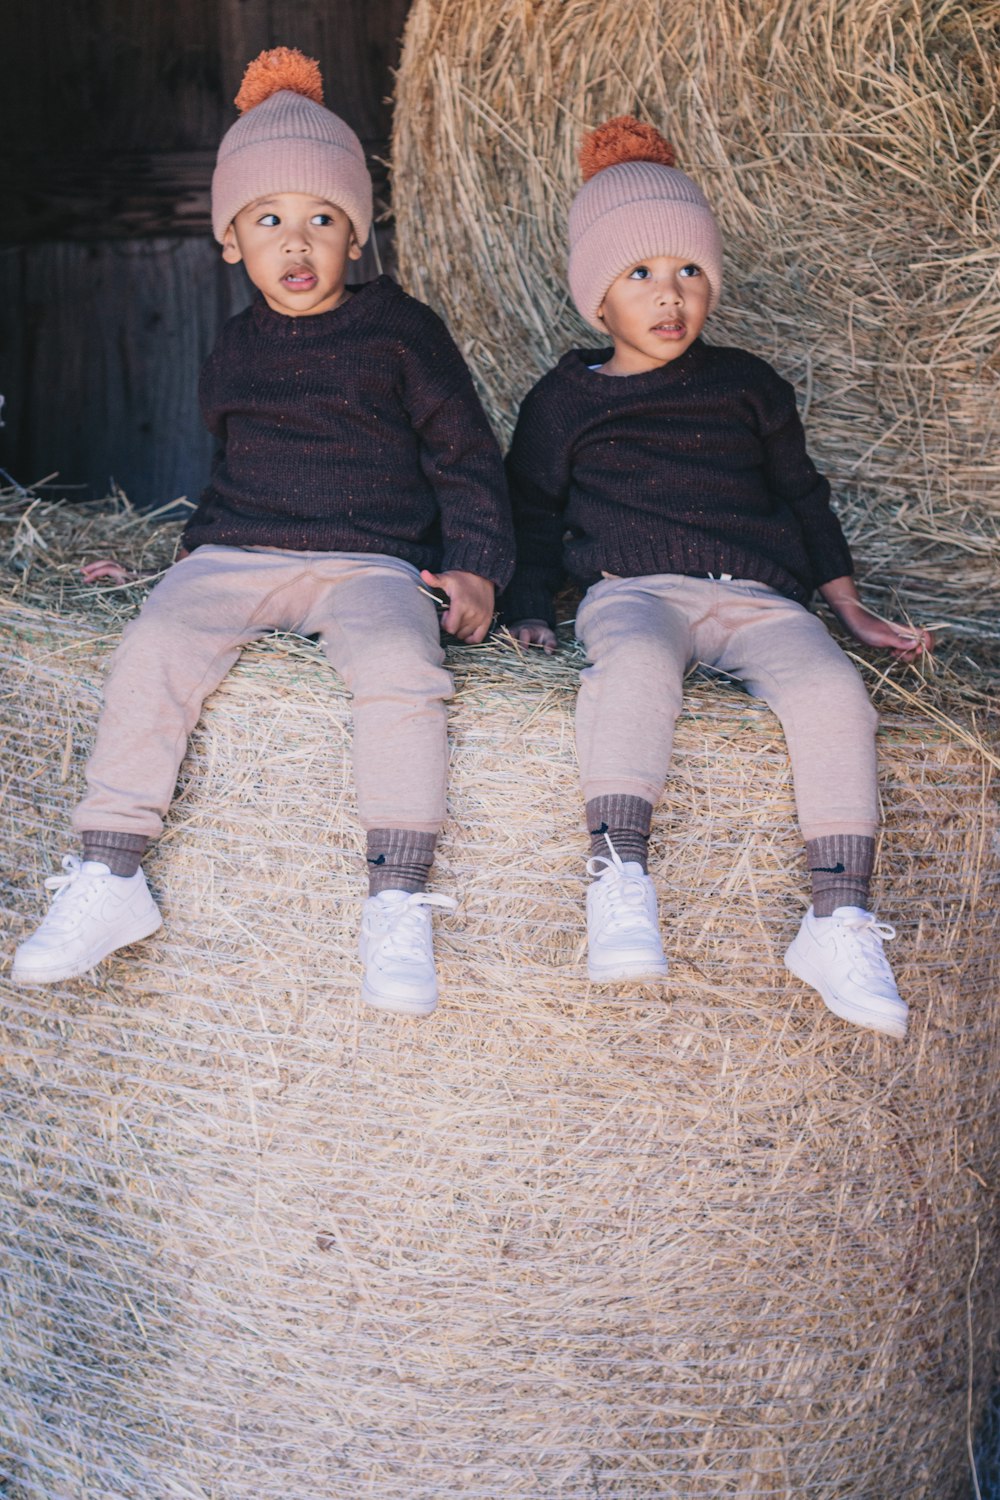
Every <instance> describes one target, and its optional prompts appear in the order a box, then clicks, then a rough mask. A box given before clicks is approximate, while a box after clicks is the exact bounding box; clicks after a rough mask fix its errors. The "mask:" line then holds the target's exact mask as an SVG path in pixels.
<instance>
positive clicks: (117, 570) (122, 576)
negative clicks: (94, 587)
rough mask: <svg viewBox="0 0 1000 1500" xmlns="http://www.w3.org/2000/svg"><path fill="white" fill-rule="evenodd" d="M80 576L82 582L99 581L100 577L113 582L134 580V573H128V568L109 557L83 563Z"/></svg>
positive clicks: (119, 582) (123, 582)
mask: <svg viewBox="0 0 1000 1500" xmlns="http://www.w3.org/2000/svg"><path fill="white" fill-rule="evenodd" d="M80 577H81V578H82V579H83V581H84V583H99V582H100V581H101V580H102V579H106V580H107V581H108V582H109V583H113V584H125V583H134V582H135V581H136V574H135V573H130V572H129V570H128V568H123V567H122V565H121V563H116V562H115V560H114V558H111V557H101V558H99V559H98V560H97V561H96V562H89V563H84V564H83V567H82V568H81V569H80Z"/></svg>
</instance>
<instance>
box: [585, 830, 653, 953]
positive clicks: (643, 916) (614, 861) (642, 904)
mask: <svg viewBox="0 0 1000 1500" xmlns="http://www.w3.org/2000/svg"><path fill="white" fill-rule="evenodd" d="M604 841H605V843H606V844H607V846H608V853H609V854H610V856H611V857H610V859H609V858H608V857H607V856H606V855H604V854H592V855H591V857H590V859H588V860H587V874H588V875H593V876H595V877H597V878H599V880H600V882H601V898H602V905H603V907H604V911H603V912H602V917H601V930H602V931H604V932H628V931H630V930H632V929H633V928H635V927H639V926H642V927H648V925H649V913H648V912H647V910H646V877H645V876H644V875H630V874H629V872H628V871H627V870H626V868H625V866H624V864H623V863H622V860H621V856H620V855H619V853H618V850H617V849H616V848H615V846H614V844H613V843H612V842H611V839H610V837H609V836H608V834H605V835H604ZM609 873H610V878H609Z"/></svg>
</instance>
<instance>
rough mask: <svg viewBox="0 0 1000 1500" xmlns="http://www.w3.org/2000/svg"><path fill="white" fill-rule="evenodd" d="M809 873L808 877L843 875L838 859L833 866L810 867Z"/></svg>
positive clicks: (842, 868) (842, 867)
mask: <svg viewBox="0 0 1000 1500" xmlns="http://www.w3.org/2000/svg"><path fill="white" fill-rule="evenodd" d="M809 873H810V875H843V874H844V873H845V871H844V866H843V865H842V864H841V863H840V860H839V859H838V861H837V863H836V864H835V865H810V867H809Z"/></svg>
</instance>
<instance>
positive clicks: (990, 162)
mask: <svg viewBox="0 0 1000 1500" xmlns="http://www.w3.org/2000/svg"><path fill="white" fill-rule="evenodd" d="M623 112H627V113H637V114H639V115H640V116H641V117H642V118H644V119H648V120H650V121H651V122H652V123H653V124H655V125H656V126H657V127H658V128H660V129H662V130H663V131H664V133H665V134H666V135H667V136H668V138H669V139H670V140H672V141H673V143H674V145H675V147H676V151H677V159H678V165H679V166H680V167H682V168H684V169H685V170H686V171H688V172H689V173H690V174H691V176H693V177H694V178H695V180H696V181H697V182H698V183H699V185H700V186H701V187H702V188H703V189H704V191H705V192H706V194H707V195H708V198H709V201H710V202H711V203H712V205H713V207H714V209H715V211H716V214H717V217H718V219H719V222H720V225H721V228H722V234H723V243H724V247H725V277H726V282H725V286H724V290H723V300H722V305H721V308H720V309H719V311H718V312H717V313H716V314H715V315H713V317H712V318H711V319H710V321H709V325H708V330H707V336H708V337H709V338H710V339H711V340H712V342H715V343H722V344H725V343H730V344H737V345H742V346H744V347H746V348H749V349H752V350H753V351H755V352H756V353H758V354H760V355H762V356H763V357H764V358H766V359H769V360H770V361H771V362H772V363H773V364H775V365H776V366H777V368H778V369H779V370H780V371H781V373H782V374H783V375H785V376H786V377H787V378H788V379H790V380H791V381H792V382H793V383H794V384H795V386H796V388H797V391H798V393H799V396H800V398H801V404H802V407H803V414H804V416H805V419H806V424H807V431H808V436H809V442H810V447H811V450H812V452H813V454H814V456H815V457H816V460H817V462H818V463H819V464H820V466H821V467H822V468H823V469H824V471H825V472H826V473H827V474H828V475H829V477H830V479H831V482H832V484H833V487H834V492H835V496H836V499H837V502H838V505H839V509H840V512H841V514H842V516H843V517H844V519H845V523H846V526H847V530H848V533H849V535H850V537H851V539H852V542H853V543H854V545H855V548H856V551H857V554H858V557H859V559H860V563H861V566H862V569H863V571H864V572H865V574H867V575H868V576H869V578H870V579H871V586H872V587H877V588H879V589H880V590H882V589H888V588H889V587H891V586H894V587H896V588H898V589H899V591H900V593H901V595H902V599H903V602H904V604H905V605H906V607H907V608H909V609H911V610H912V611H913V612H914V613H916V614H917V615H919V616H920V617H922V619H923V620H924V621H925V622H927V623H930V622H931V621H932V620H935V621H943V622H945V623H946V624H947V627H948V630H949V632H950V633H951V634H952V635H954V636H956V637H958V638H961V639H965V640H972V639H973V638H975V637H977V636H979V637H982V636H983V635H984V634H985V635H988V636H989V637H990V638H991V639H993V640H997V639H998V638H1000V624H998V618H997V611H996V597H997V587H998V583H1000V482H998V480H1000V469H998V465H997V441H998V436H1000V363H998V355H997V349H998V345H1000V280H998V272H1000V249H998V242H997V232H996V231H997V224H998V222H1000V169H998V163H1000V8H998V6H997V4H996V0H973V3H970V4H967V5H959V6H950V5H945V6H940V5H938V4H931V3H917V4H912V3H910V0H905V3H904V0H890V3H885V0H837V3H834V0H815V3H810V4H807V5H799V4H792V3H787V0H786V3H779V4H777V5H775V4H771V3H770V0H767V3H765V0H750V3H746V0H710V3H709V0H686V3H684V4H679V3H678V4H669V5H665V4H661V3H659V0H596V3H591V0H588V3H586V4H584V3H580V0H569V3H567V0H491V3H486V0H415V3H414V5H413V8H412V10H411V12H410V18H409V22H408V27H407V32H406V38H405V46H404V52H403V59H402V65H401V70H400V74H399V80H398V87H397V102H396V112H395V139H394V144H393V163H394V186H393V205H394V210H395V216H396V225H397V236H398V249H399V263H400V270H401V273H402V276H403V279H404V282H405V284H406V285H408V287H409V288H410V289H411V290H413V291H414V292H415V293H416V294H417V295H418V296H422V297H424V298H426V299H427V300H428V301H429V302H430V303H431V304H432V305H433V306H434V307H436V308H438V309H439V310H440V311H441V312H442V313H443V315H444V316H445V317H446V319H447V320H448V322H449V324H450V326H451V328H452V329H453V331H454V332H455V334H456V336H457V338H458V340H459V342H460V344H461V345H462V347H463V348H464V350H465V351H466V353H467V355H468V357H469V359H470V361H471V363H472V365H473V368H474V370H475V372H476V373H477V375H478V377H479V380H480V384H481V390H482V392H483V395H484V398H485V400H486V403H487V406H488V409H489V410H490V412H491V414H492V416H493V419H494V421H495V423H496V425H497V428H498V430H500V431H501V432H502V434H503V435H504V436H506V435H507V434H508V433H509V432H510V429H511V425H512V422H513V417H514V415H515V413H516V410H517V405H518V403H519V401H520V399H521V397H522V396H523V394H524V393H525V391H526V390H527V389H528V388H529V387H530V386H531V385H532V384H533V383H534V381H535V380H536V379H537V378H538V376H539V375H541V374H542V373H543V372H544V371H545V370H547V369H549V368H551V366H552V365H553V364H554V363H555V362H556V360H557V358H558V357H559V356H560V355H561V354H562V353H563V352H564V351H565V350H566V349H567V348H570V347H572V346H573V345H575V344H582V345H583V346H584V347H589V348H593V347H594V346H595V344H597V343H599V342H600V336H599V335H598V334H595V332H594V330H593V329H589V328H588V327H587V326H586V325H585V324H584V323H583V322H582V321H581V320H580V319H579V317H578V316H577V314H576V312H575V310H574V309H573V306H572V304H571V303H570V301H569V298H568V292H567V289H566V277H565V249H566V217H567V213H568V209H569V204H570V201H571V198H572V195H573V193H574V191H575V190H576V188H577V187H578V186H579V185H580V180H581V179H580V172H579V168H578V166H577V163H576V158H575V152H576V148H577V146H578V144H579V141H580V139H581V137H582V135H583V134H584V132H585V131H586V130H587V129H590V128H592V127H593V126H594V125H596V124H598V123H600V122H601V121H602V120H604V119H607V118H609V117H610V116H613V115H617V114H621V113H623ZM973 655H975V653H974V652H973Z"/></svg>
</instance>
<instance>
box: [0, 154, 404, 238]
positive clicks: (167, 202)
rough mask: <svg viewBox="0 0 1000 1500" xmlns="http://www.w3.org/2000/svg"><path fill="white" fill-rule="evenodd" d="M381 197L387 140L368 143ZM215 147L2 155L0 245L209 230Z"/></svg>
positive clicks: (385, 183)
mask: <svg viewBox="0 0 1000 1500" xmlns="http://www.w3.org/2000/svg"><path fill="white" fill-rule="evenodd" d="M363 145H364V147H365V154H366V156H367V158H368V166H369V169H370V171H371V174H372V178H373V180H374V183H375V196H376V200H380V203H379V206H380V207H382V208H384V206H385V202H386V200H387V197H388V174H387V171H386V168H385V167H384V166H383V165H382V163H381V161H380V160H379V159H378V158H385V157H386V156H387V154H388V142H386V141H384V140H368V141H364V142H363ZM214 166H215V152H214V151H158V152H141V151H129V152H121V153H115V154H114V155H96V154H93V153H87V154H81V155H65V156H61V157H51V156H49V157H46V158H45V159H40V158H39V156H38V155H36V154H34V153H32V154H30V155H29V154H28V153H11V152H7V153H5V156H4V158H3V160H2V161H0V194H2V196H3V202H4V205H5V212H4V216H3V220H2V222H0V243H3V244H8V245H18V244H20V245H25V244H35V243H38V242H40V241H45V240H68V241H75V242H79V241H85V240H122V239H147V238H151V237H153V236H157V235H171V236H176V235H205V234H211V232H212V223H211V218H210V214H209V186H210V184H211V180H212V171H213V168H214Z"/></svg>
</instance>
